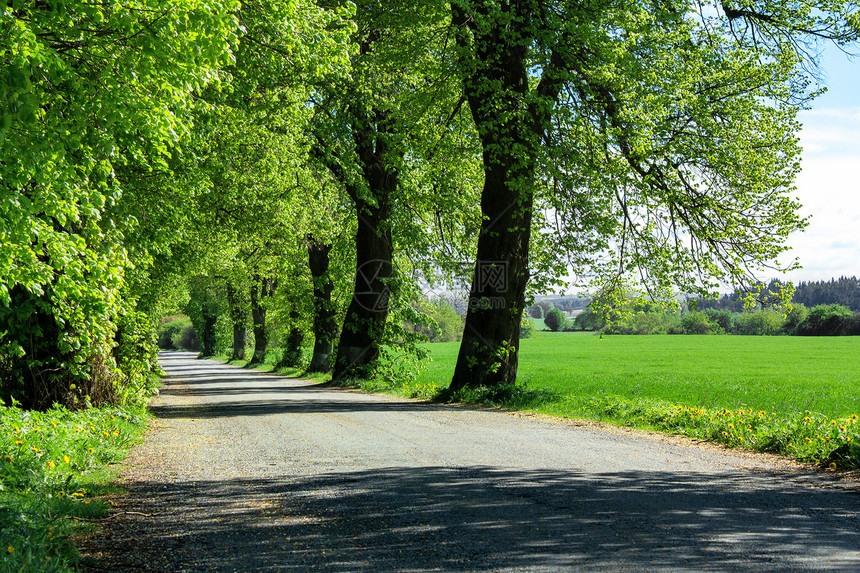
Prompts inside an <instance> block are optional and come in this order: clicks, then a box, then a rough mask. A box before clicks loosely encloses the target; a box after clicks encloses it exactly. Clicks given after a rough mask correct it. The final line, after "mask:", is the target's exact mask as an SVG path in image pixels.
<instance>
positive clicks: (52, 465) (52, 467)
mask: <svg viewBox="0 0 860 573" xmlns="http://www.w3.org/2000/svg"><path fill="white" fill-rule="evenodd" d="M48 467H49V468H51V469H54V468H55V467H57V464H55V463H54V462H48Z"/></svg>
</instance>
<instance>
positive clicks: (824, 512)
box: [83, 353, 860, 573]
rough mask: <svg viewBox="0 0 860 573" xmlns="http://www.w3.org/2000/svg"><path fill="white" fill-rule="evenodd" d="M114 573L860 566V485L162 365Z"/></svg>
mask: <svg viewBox="0 0 860 573" xmlns="http://www.w3.org/2000/svg"><path fill="white" fill-rule="evenodd" d="M161 363H162V366H163V368H164V369H165V371H166V372H167V373H168V378H166V380H165V381H166V386H165V387H164V388H163V389H162V392H161V395H160V396H159V397H158V398H157V399H156V400H154V402H153V405H152V409H153V412H154V413H155V415H156V420H155V422H154V424H153V426H152V429H151V430H150V432H149V434H148V437H147V439H146V441H145V442H144V444H142V445H141V446H140V447H138V448H136V449H135V450H134V452H133V453H132V456H131V457H130V459H129V461H128V463H127V464H126V467H125V469H124V472H123V478H124V481H125V485H126V487H127V488H128V490H129V493H127V494H124V495H121V496H117V497H116V499H115V503H116V507H117V513H116V515H115V516H114V518H112V519H110V520H109V522H108V523H109V524H110V525H109V526H107V527H106V528H105V529H104V531H103V532H102V533H101V534H98V535H96V536H94V537H92V538H90V539H88V540H85V541H84V542H83V551H84V553H85V554H87V555H89V556H91V557H93V558H94V559H97V560H98V561H99V563H100V564H99V565H94V566H93V567H92V570H94V571H97V570H110V571H165V572H167V571H170V572H173V571H242V572H245V571H290V572H304V571H328V572H350V571H357V572H364V571H416V572H418V571H420V572H425V571H454V572H462V571H755V572H757V573H759V572H762V571H821V570H831V571H860V523H858V519H857V518H858V509H860V495H858V490H857V487H856V483H853V482H846V481H844V480H842V481H840V480H837V479H836V478H834V477H833V476H831V475H826V474H823V473H821V472H816V471H813V470H810V469H803V468H800V467H797V466H793V465H791V464H787V463H780V462H779V461H778V460H775V459H772V458H765V457H763V456H755V455H749V454H743V453H739V452H734V451H726V450H722V449H720V448H716V447H709V446H702V445H696V444H694V443H692V442H690V441H685V440H681V439H675V438H665V437H660V436H654V435H649V434H645V433H642V432H632V431H623V430H611V429H605V428H600V427H597V426H596V425H593V424H591V425H584V424H577V423H575V422H570V421H554V420H551V419H548V418H543V417H538V416H527V415H521V414H519V415H518V414H512V413H507V412H501V411H494V410H487V409H478V408H467V407H456V406H440V405H433V404H427V403H423V402H415V401H406V400H400V399H396V398H390V397H385V396H378V395H366V394H361V393H357V392H349V391H343V390H338V389H332V388H327V387H321V386H319V385H315V384H312V383H308V382H305V381H302V380H293V379H286V378H282V377H278V376H273V375H268V374H263V373H260V372H256V371H249V370H243V369H240V368H237V367H233V366H225V365H222V364H219V363H217V362H213V361H205V360H196V359H195V358H194V355H193V354H190V353H164V354H162V355H161Z"/></svg>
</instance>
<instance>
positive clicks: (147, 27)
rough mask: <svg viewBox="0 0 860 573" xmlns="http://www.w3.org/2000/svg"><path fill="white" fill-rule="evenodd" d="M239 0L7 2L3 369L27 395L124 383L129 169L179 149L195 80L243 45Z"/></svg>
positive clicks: (0, 297)
mask: <svg viewBox="0 0 860 573" xmlns="http://www.w3.org/2000/svg"><path fill="white" fill-rule="evenodd" d="M237 6H238V4H237V3H235V2H233V1H230V0H225V1H222V0H215V2H212V3H209V4H207V5H206V7H205V8H204V7H202V6H201V5H200V4H199V3H197V2H185V1H181V0H180V1H178V2H170V3H165V2H161V1H158V0H152V1H144V2H140V3H135V4H134V5H128V4H127V3H123V2H118V1H113V0H107V1H105V2H99V3H70V2H47V3H42V2H22V3H14V4H12V5H9V4H8V3H4V4H3V6H2V7H0V110H2V111H0V196H2V200H0V204H2V207H0V277H2V280H0V331H2V332H4V335H3V344H2V345H0V370H2V374H0V377H2V379H3V381H4V387H3V390H4V392H7V393H12V394H13V395H15V394H17V395H19V396H21V397H23V399H24V402H25V404H26V405H27V406H32V407H38V408H46V407H49V406H50V405H51V403H52V402H54V401H60V402H65V403H68V404H69V405H74V403H75V399H76V398H81V397H82V396H83V395H84V394H86V393H89V394H90V395H91V396H92V397H95V396H97V395H99V394H100V395H108V393H105V392H100V393H99V392H96V389H97V388H96V387H97V386H99V385H101V386H108V387H109V386H110V385H111V384H112V383H113V377H112V376H111V375H110V371H111V366H112V364H111V350H112V348H113V347H114V346H115V345H116V344H117V341H116V336H115V335H116V326H117V320H118V317H120V316H122V315H124V314H128V313H129V312H131V308H132V307H133V301H128V300H127V299H126V298H125V297H123V296H121V294H122V291H123V288H124V271H126V270H130V269H131V264H130V262H129V260H128V257H127V253H126V251H125V250H124V248H123V240H124V238H123V236H122V235H121V233H119V232H118V230H117V227H118V226H122V225H123V223H124V222H122V221H115V220H113V219H110V218H109V217H107V216H106V215H107V210H108V208H109V207H111V206H112V205H116V204H117V203H119V202H121V201H123V181H122V180H120V179H119V178H118V177H117V173H116V169H117V168H118V167H120V166H126V165H131V166H135V167H137V169H138V171H139V172H141V173H144V172H146V171H148V170H149V169H150V168H151V167H152V166H154V165H157V164H160V163H161V164H163V163H165V161H166V159H167V157H168V155H169V152H170V149H171V148H172V147H174V146H175V145H176V144H178V143H179V142H180V140H181V138H182V136H183V133H184V132H185V131H186V130H187V128H188V121H187V117H188V115H187V111H188V107H189V104H190V102H191V101H192V99H193V98H192V93H193V92H194V91H195V90H199V89H202V88H203V87H204V86H206V85H207V84H209V83H210V82H212V81H213V80H215V78H216V70H217V68H218V67H220V66H221V65H223V64H224V63H226V62H227V61H228V60H229V59H230V58H231V52H230V51H231V46H232V44H233V42H234V41H235V39H236V34H235V31H236V22H235V18H234V15H233V14H232V11H233V10H234V9H235V8H237ZM26 316H29V317H30V318H29V319H27V318H26ZM78 403H82V401H81V400H78Z"/></svg>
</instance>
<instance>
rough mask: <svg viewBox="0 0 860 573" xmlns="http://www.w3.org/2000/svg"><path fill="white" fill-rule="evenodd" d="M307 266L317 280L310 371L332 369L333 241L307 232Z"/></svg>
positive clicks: (335, 328)
mask: <svg viewBox="0 0 860 573" xmlns="http://www.w3.org/2000/svg"><path fill="white" fill-rule="evenodd" d="M307 245H308V267H310V270H311V277H312V279H313V283H314V354H313V357H311V364H310V366H309V367H308V372H328V371H329V370H331V363H330V360H329V359H330V357H331V353H332V350H333V348H334V339H335V338H336V337H337V320H336V313H335V308H334V305H333V304H332V300H331V293H332V292H333V291H334V283H333V282H332V280H331V275H330V274H329V272H328V267H329V253H330V252H331V245H327V244H324V243H321V242H319V241H317V240H316V239H315V238H314V237H313V236H312V235H308V236H307Z"/></svg>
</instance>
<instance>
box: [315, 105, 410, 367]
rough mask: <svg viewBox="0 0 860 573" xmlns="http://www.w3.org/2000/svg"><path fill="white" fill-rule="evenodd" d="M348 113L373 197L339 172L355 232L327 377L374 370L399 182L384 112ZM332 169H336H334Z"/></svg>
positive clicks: (388, 121) (396, 154) (391, 128)
mask: <svg viewBox="0 0 860 573" xmlns="http://www.w3.org/2000/svg"><path fill="white" fill-rule="evenodd" d="M350 113H351V114H352V121H353V125H352V136H353V140H354V142H355V151H356V154H357V155H358V159H359V162H360V164H361V169H362V176H363V178H364V181H365V182H366V183H367V190H369V191H370V193H371V194H372V196H373V202H370V201H367V200H366V199H365V198H364V197H365V195H364V194H363V193H362V192H360V190H359V189H358V187H357V186H356V185H354V184H350V183H349V182H348V180H347V179H346V178H345V177H341V180H342V181H343V182H344V183H345V184H346V189H347V192H348V193H349V195H350V198H351V199H352V201H353V203H354V204H355V210H356V215H357V217H358V231H357V233H356V236H355V249H356V259H355V262H356V271H355V285H354V290H353V296H352V300H351V301H350V304H349V307H348V308H347V311H346V318H345V319H344V323H343V327H342V329H341V333H340V342H339V343H338V347H337V356H336V358H335V361H334V370H333V372H332V379H333V380H337V379H339V378H372V377H373V376H374V374H375V369H376V361H377V360H378V358H379V348H380V345H381V344H382V335H383V333H384V332H385V321H386V320H387V318H388V299H389V297H390V295H391V291H390V288H391V287H390V282H391V280H390V279H391V278H392V273H393V269H394V265H393V255H394V248H393V246H392V242H391V221H390V219H391V209H392V201H393V200H394V198H393V195H394V192H395V190H396V189H397V186H398V184H399V172H398V170H397V167H396V164H397V163H398V162H399V158H402V156H403V154H402V152H401V151H399V150H393V149H391V146H390V144H391V140H392V139H393V138H392V135H393V134H394V132H395V129H396V122H395V121H394V120H393V119H391V118H390V117H389V116H388V114H387V113H386V112H382V111H379V110H375V109H364V108H362V107H361V106H358V105H356V106H351V108H350ZM333 172H335V174H337V169H336V168H335V169H334V170H333Z"/></svg>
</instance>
